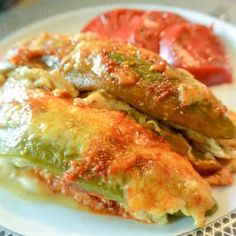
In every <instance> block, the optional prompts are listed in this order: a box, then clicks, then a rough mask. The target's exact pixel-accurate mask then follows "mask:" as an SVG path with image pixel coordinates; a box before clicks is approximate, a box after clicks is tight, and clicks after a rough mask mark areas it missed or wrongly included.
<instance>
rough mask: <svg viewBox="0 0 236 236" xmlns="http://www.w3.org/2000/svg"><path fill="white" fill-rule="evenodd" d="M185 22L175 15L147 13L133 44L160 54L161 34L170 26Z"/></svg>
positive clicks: (136, 31) (155, 12) (134, 36)
mask: <svg viewBox="0 0 236 236" xmlns="http://www.w3.org/2000/svg"><path fill="white" fill-rule="evenodd" d="M183 22H187V20H186V19H184V18H183V17H181V16H178V15H176V14H173V13H168V12H159V11H149V12H146V13H145V14H144V15H143V16H142V20H141V24H140V25H139V27H137V29H136V30H135V32H134V35H133V37H132V39H133V42H132V43H134V44H136V45H139V46H142V47H144V48H147V49H150V50H152V51H154V52H157V53H159V41H160V35H161V32H162V31H163V30H164V29H166V28H167V27H169V26H172V25H175V24H179V23H183Z"/></svg>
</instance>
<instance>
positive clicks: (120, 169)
mask: <svg viewBox="0 0 236 236" xmlns="http://www.w3.org/2000/svg"><path fill="white" fill-rule="evenodd" d="M24 71H27V73H24ZM43 73H44V74H43ZM54 73H56V72H54ZM42 78H45V79H48V80H47V82H53V83H54V84H57V83H58V81H57V80H58V77H57V76H55V74H53V73H51V72H47V71H45V70H43V69H35V68H22V67H18V68H16V69H14V70H13V71H11V72H10V73H8V75H7V77H6V78H5V79H6V81H5V82H4V84H3V85H2V87H1V90H0V98H1V108H0V119H1V127H0V134H1V135H0V153H1V154H0V159H1V162H0V163H1V165H2V168H4V165H6V163H8V164H9V163H10V164H11V165H13V166H14V167H15V168H16V169H18V172H17V174H18V175H19V177H22V176H24V177H27V176H28V178H39V179H41V180H42V181H45V182H46V183H47V184H48V185H49V186H50V187H51V188H52V190H54V191H55V192H60V193H64V194H67V195H69V196H71V197H73V198H75V200H76V201H77V202H78V203H79V204H82V205H84V206H86V207H87V208H89V209H91V210H93V211H97V212H101V213H110V214H114V215H120V216H124V217H130V218H133V219H137V220H140V221H143V222H147V223H154V222H159V223H164V222H166V221H167V216H168V214H174V213H176V212H182V213H183V214H184V215H188V216H192V217H193V218H194V219H195V222H196V224H197V225H199V226H201V225H203V223H204V215H205V213H206V211H208V210H211V209H212V208H214V206H215V201H214V199H213V198H212V196H211V190H210V187H209V186H208V184H207V183H206V182H205V181H204V180H203V179H202V178H201V177H200V176H199V175H198V173H196V172H195V171H194V169H193V168H192V166H191V165H190V163H189V162H188V161H187V160H186V159H185V158H184V157H182V156H180V155H178V154H176V153H174V152H173V151H172V150H171V147H170V145H169V144H168V143H167V142H166V141H165V140H164V139H163V138H161V137H160V136H158V135H157V134H155V133H154V132H152V131H150V130H148V129H146V128H144V127H142V126H141V125H140V124H138V123H136V122H135V121H134V119H133V118H132V117H129V115H127V114H126V113H124V112H121V111H111V110H109V109H107V108H102V107H101V108H97V107H94V106H93V103H92V102H89V101H90V100H91V99H90V96H88V97H86V98H84V99H81V98H76V97H75V98H73V97H71V96H70V95H69V94H70V92H71V90H69V91H68V93H66V92H67V91H65V90H62V91H61V92H60V86H59V88H58V87H57V86H56V87H54V88H53V90H52V91H51V89H52V88H51V86H49V87H48V86H47V83H46V82H45V83H43V89H42V88H41V86H42V85H39V84H40V81H42ZM65 84H66V81H65ZM8 94H11V97H9V96H8ZM4 161H5V162H4ZM9 174H10V173H9Z"/></svg>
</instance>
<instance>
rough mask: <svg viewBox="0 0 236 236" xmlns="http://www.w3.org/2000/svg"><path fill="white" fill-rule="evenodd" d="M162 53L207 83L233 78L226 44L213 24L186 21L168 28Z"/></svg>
mask: <svg viewBox="0 0 236 236" xmlns="http://www.w3.org/2000/svg"><path fill="white" fill-rule="evenodd" d="M160 55H161V57H163V58H164V59H166V60H167V62H168V63H170V64H171V65H173V66H175V67H180V68H184V69H186V70H187V71H189V72H190V73H192V74H193V75H194V76H195V77H196V79H198V80H200V81H201V82H203V83H205V84H206V85H208V86H212V85H216V84H221V83H229V82H232V74H231V68H230V65H229V60H228V57H227V56H226V52H225V49H224V45H223V44H222V42H221V41H220V40H219V39H218V38H217V37H216V36H215V35H214V34H213V30H212V28H211V27H206V26H203V25H197V24H191V23H183V24H177V25H173V26H170V27H168V28H166V29H165V30H164V31H163V32H162V35H161V39H160Z"/></svg>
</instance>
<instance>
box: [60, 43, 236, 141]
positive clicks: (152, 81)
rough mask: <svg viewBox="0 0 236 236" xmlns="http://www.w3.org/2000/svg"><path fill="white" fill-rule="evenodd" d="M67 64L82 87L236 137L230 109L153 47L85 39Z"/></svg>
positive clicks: (220, 135)
mask: <svg viewBox="0 0 236 236" xmlns="http://www.w3.org/2000/svg"><path fill="white" fill-rule="evenodd" d="M67 62H68V63H69V66H68V63H67ZM71 63H72V64H71ZM65 65H66V66H65V67H64V68H63V69H62V70H63V71H64V74H65V76H66V78H67V79H68V80H69V81H71V82H72V83H73V84H74V85H75V86H76V87H77V88H78V89H79V90H95V89H104V90H106V91H107V92H108V93H110V94H112V95H114V96H116V97H118V98H119V99H121V100H123V101H124V102H127V103H129V104H130V105H132V106H133V107H135V108H137V109H139V110H140V111H142V112H144V113H146V114H148V115H150V116H152V117H153V118H156V119H160V120H164V121H165V122H166V123H168V124H172V125H174V126H178V127H183V128H188V129H193V130H195V131H197V132H199V133H201V134H203V135H205V136H208V137H212V138H232V137H234V136H235V126H234V124H233V123H232V122H231V120H230V119H229V118H228V116H227V114H226V108H225V107H224V106H223V105H222V104H221V103H220V102H219V101H218V100H217V99H216V98H215V96H214V95H213V94H212V93H211V91H210V90H209V89H208V88H207V87H206V86H205V85H203V84H201V83H200V82H198V81H196V80H195V79H194V78H193V76H192V75H191V74H189V73H188V72H186V71H184V70H181V69H174V68H171V67H170V66H169V65H167V64H166V62H165V61H164V60H162V59H161V58H160V57H159V56H158V55H157V54H155V53H153V52H151V51H148V50H145V49H142V48H136V47H134V46H131V45H128V44H123V43H118V42H111V41H106V40H93V39H91V40H84V41H83V40H82V41H80V42H79V44H78V45H77V46H76V48H75V49H74V50H73V51H72V53H71V54H70V56H69V57H68V56H67V57H66V60H65ZM68 67H69V68H70V69H69V70H68Z"/></svg>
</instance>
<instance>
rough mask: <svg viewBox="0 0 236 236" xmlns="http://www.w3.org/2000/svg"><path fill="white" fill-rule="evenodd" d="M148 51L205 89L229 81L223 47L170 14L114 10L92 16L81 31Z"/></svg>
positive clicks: (203, 29)
mask: <svg viewBox="0 0 236 236" xmlns="http://www.w3.org/2000/svg"><path fill="white" fill-rule="evenodd" d="M88 31H90V32H94V33H96V34H98V35H100V36H102V37H108V38H111V39H115V40H119V41H125V42H129V43H132V44H135V45H137V46H141V47H144V48H147V49H150V50H152V51H154V52H156V53H160V54H161V56H162V57H163V58H164V59H166V60H167V62H168V63H169V64H171V65H173V66H176V67H181V68H184V69H186V70H188V71H189V72H190V73H192V74H193V75H194V76H195V78H196V79H198V80H199V81H201V82H203V83H205V84H207V85H208V86H211V85H216V84H221V83H227V82H231V81H232V73H231V67H230V64H229V60H228V58H227V55H226V52H225V48H224V45H223V43H222V42H221V41H220V39H219V38H218V37H217V36H215V35H214V33H213V30H212V28H211V27H206V26H202V25H196V24H193V23H190V22H189V21H188V20H186V19H184V18H183V17H181V16H178V15H176V14H173V13H167V12H159V11H141V10H134V9H116V10H112V11H109V12H106V13H104V14H102V15H100V16H97V17H95V18H94V19H93V20H92V21H90V22H89V23H88V24H87V25H86V26H85V27H84V28H83V30H82V32H88Z"/></svg>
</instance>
